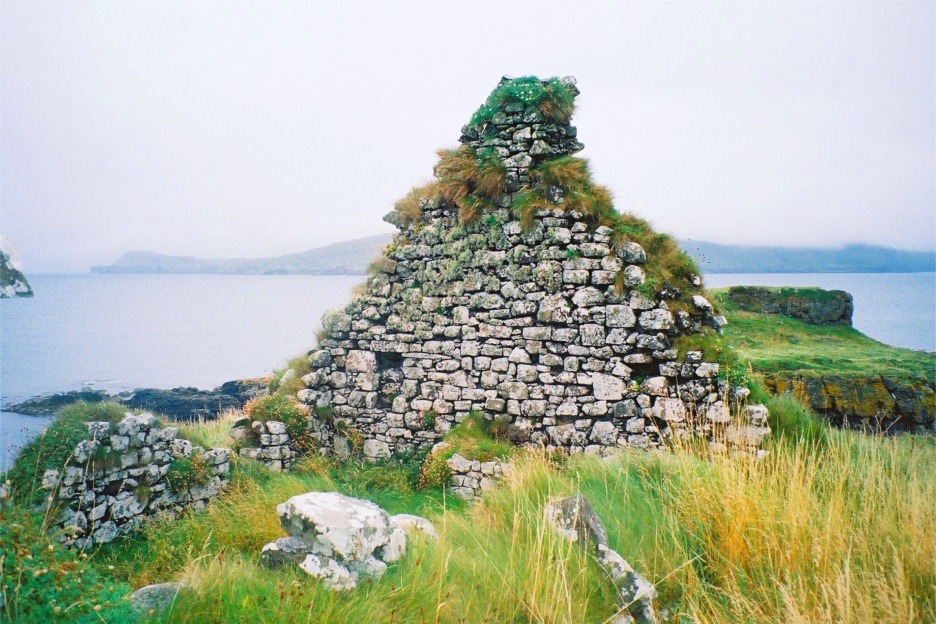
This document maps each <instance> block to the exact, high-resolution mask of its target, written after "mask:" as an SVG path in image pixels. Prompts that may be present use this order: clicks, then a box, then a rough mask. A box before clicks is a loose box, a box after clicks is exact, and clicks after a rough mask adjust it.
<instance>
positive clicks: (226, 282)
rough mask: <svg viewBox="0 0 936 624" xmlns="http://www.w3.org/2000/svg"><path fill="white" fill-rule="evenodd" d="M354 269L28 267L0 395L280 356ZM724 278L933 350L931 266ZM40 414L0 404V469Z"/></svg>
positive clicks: (11, 317) (208, 384)
mask: <svg viewBox="0 0 936 624" xmlns="http://www.w3.org/2000/svg"><path fill="white" fill-rule="evenodd" d="M363 279H364V278H363V277H361V276H305V275H302V276H286V275H263V276H253V275H230V276H228V275H90V274H89V275H34V276H31V277H30V282H31V283H32V286H33V289H34V290H35V293H36V296H35V297H34V298H32V299H3V300H2V301H0V404H2V405H7V404H9V403H10V402H15V401H20V400H23V399H26V398H29V397H33V396H37V395H42V394H51V393H55V392H62V391H66V390H77V389H80V388H82V387H86V386H90V387H93V388H99V389H104V390H108V391H111V392H115V391H120V390H126V389H130V388H139V387H153V388H172V387H176V386H197V387H200V388H213V387H215V386H218V385H220V384H221V383H223V382H225V381H228V380H231V379H240V378H245V377H257V376H262V375H265V374H267V373H270V372H272V371H274V370H275V369H277V368H278V367H281V366H283V365H284V364H285V363H286V361H287V360H288V359H289V358H291V357H293V356H296V355H299V354H300V353H303V352H305V351H306V350H308V349H309V348H310V347H312V346H313V345H314V343H315V338H314V335H315V330H316V329H318V327H319V326H320V325H319V319H320V318H321V316H322V313H323V312H325V310H327V309H329V308H334V307H338V306H341V305H342V304H344V303H345V302H347V301H348V300H349V298H350V296H351V289H352V288H353V287H354V286H355V285H356V284H358V283H360V282H361V281H362V280H363ZM706 284H707V285H708V286H710V287H717V286H727V285H735V284H748V285H778V286H780V285H782V286H820V287H823V288H835V289H841V290H847V291H848V292H850V293H852V294H853V295H854V298H855V315H854V320H855V326H856V327H857V328H858V329H860V330H861V331H863V332H864V333H866V334H868V335H869V336H871V337H873V338H876V339H877V340H880V341H882V342H886V343H888V344H893V345H897V346H902V347H910V348H913V349H926V350H931V351H932V350H936V275H934V274H932V273H906V274H765V275H759V274H753V275H752V274H744V275H709V276H707V277H706ZM46 423H47V419H42V418H36V417H28V416H21V415H17V414H11V413H9V412H3V413H2V414H0V470H4V469H5V468H6V467H8V466H9V464H10V463H11V462H12V456H13V453H14V452H15V451H16V449H18V448H19V447H21V446H22V444H24V443H25V441H27V440H29V439H31V438H32V437H33V436H35V435H36V434H37V433H38V432H39V431H40V430H41V429H42V427H44V426H45V424H46Z"/></svg>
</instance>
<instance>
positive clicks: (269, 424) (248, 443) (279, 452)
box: [231, 418, 296, 472]
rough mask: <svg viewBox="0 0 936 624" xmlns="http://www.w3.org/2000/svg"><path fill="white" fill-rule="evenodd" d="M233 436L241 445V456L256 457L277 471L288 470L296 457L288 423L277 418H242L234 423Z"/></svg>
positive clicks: (239, 452)
mask: <svg viewBox="0 0 936 624" xmlns="http://www.w3.org/2000/svg"><path fill="white" fill-rule="evenodd" d="M231 437H232V438H233V439H234V441H235V443H236V444H238V445H240V446H241V448H240V449H239V450H238V454H239V455H240V456H241V457H246V458H248V459H256V460H257V461H259V462H260V463H262V464H263V465H265V466H266V467H268V468H270V469H271V470H273V471H275V472H282V471H288V470H289V468H290V467H291V466H292V463H293V461H294V460H295V458H296V452H295V451H294V450H293V448H292V447H291V446H290V441H291V440H290V437H289V433H288V432H287V431H286V425H285V424H283V423H281V422H279V421H276V420H268V421H261V420H251V419H249V418H242V419H240V420H238V421H237V422H235V423H234V427H233V429H232V431H231Z"/></svg>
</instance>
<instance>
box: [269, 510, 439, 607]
mask: <svg viewBox="0 0 936 624" xmlns="http://www.w3.org/2000/svg"><path fill="white" fill-rule="evenodd" d="M276 510H277V513H279V516H280V524H282V526H283V528H284V529H285V530H286V532H287V533H288V534H289V536H288V537H284V538H280V539H278V540H276V541H275V542H272V543H270V544H267V545H266V546H264V547H263V550H262V552H261V555H260V557H261V561H262V562H263V563H264V564H265V565H267V566H268V567H271V568H279V567H283V566H286V565H297V566H298V567H299V568H300V569H302V570H303V571H304V572H306V573H307V574H309V575H310V576H312V577H314V578H317V579H321V580H322V582H323V583H324V585H325V586H326V587H328V588H329V589H334V590H343V589H352V588H354V587H355V586H356V585H357V583H358V582H359V581H360V580H361V579H362V578H371V579H375V580H376V579H379V578H380V577H381V576H382V575H383V574H384V572H385V571H386V569H387V564H388V563H392V562H394V561H397V560H399V559H400V557H402V556H403V554H404V553H405V552H406V529H408V528H412V529H416V530H418V531H421V532H423V533H425V534H426V535H428V536H430V537H436V536H437V534H436V532H435V528H434V527H433V526H432V523H430V522H429V521H428V520H426V519H425V518H420V517H418V516H409V515H405V514H402V515H399V516H392V517H391V516H389V515H388V514H387V512H385V511H384V510H383V509H381V508H380V507H379V506H377V505H375V504H374V503H372V502H370V501H366V500H362V499H358V498H351V497H349V496H344V495H343V494H339V493H337V492H310V493H308V494H301V495H299V496H294V497H292V498H290V499H289V500H287V501H286V502H285V503H282V504H280V505H277V507H276Z"/></svg>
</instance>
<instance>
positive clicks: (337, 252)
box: [91, 234, 393, 275]
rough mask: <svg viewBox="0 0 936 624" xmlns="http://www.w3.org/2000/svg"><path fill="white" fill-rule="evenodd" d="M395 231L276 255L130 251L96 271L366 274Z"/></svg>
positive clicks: (96, 267)
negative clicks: (203, 255) (214, 255)
mask: <svg viewBox="0 0 936 624" xmlns="http://www.w3.org/2000/svg"><path fill="white" fill-rule="evenodd" d="M392 238H393V235H392V234H377V235H375V236H368V237H366V238H356V239H354V240H349V241H342V242H340V243H334V244H332V245H327V246H325V247H316V248H315V249H310V250H308V251H303V252H301V253H295V254H288V255H285V256H279V257H276V258H230V259H226V258H195V257H192V256H167V255H163V254H158V253H153V252H150V251H130V252H127V253H125V254H124V255H122V256H120V258H119V259H118V260H117V261H116V262H114V263H113V264H108V265H106V266H93V267H91V272H92V273H212V274H224V275H363V274H365V273H367V265H368V264H370V262H371V260H373V259H374V258H376V257H377V256H378V255H379V254H380V249H381V247H383V246H384V245H386V244H387V243H389V242H390V240H391V239H392Z"/></svg>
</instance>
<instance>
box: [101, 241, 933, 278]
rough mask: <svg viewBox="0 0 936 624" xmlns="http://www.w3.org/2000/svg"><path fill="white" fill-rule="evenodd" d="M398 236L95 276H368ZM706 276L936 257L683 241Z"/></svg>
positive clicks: (142, 257)
mask: <svg viewBox="0 0 936 624" xmlns="http://www.w3.org/2000/svg"><path fill="white" fill-rule="evenodd" d="M392 238H393V235H392V234H377V235H375V236H368V237H366V238H356V239H354V240H349V241H343V242H340V243H334V244H332V245H328V246H326V247H317V248H315V249H310V250H309V251H304V252H302V253H295V254H289V255H286V256H279V257H277V258H233V259H221V258H195V257H192V256H167V255H163V254H157V253H153V252H149V251H131V252H128V253H125V254H124V255H122V256H121V257H120V258H119V259H118V260H117V261H116V262H114V263H113V264H109V265H106V266H95V267H91V272H92V273H215V274H228V275H363V274H365V273H366V272H367V265H368V264H370V262H371V260H373V259H374V258H376V257H377V255H378V254H379V253H380V249H381V248H382V247H383V246H384V245H387V244H388V243H389V242H390V240H391V239H392ZM679 245H680V246H681V247H682V248H683V249H684V250H685V251H686V253H688V254H689V255H690V256H692V258H693V259H694V260H695V261H696V262H697V263H698V264H699V268H700V269H702V272H703V273H915V272H928V271H936V253H934V252H931V251H929V252H926V251H902V250H899V249H889V248H887V247H875V246H873V245H847V246H845V247H842V248H839V249H823V248H810V247H803V248H799V247H741V246H738V245H720V244H717V243H708V242H705V241H692V240H680V241H679Z"/></svg>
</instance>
